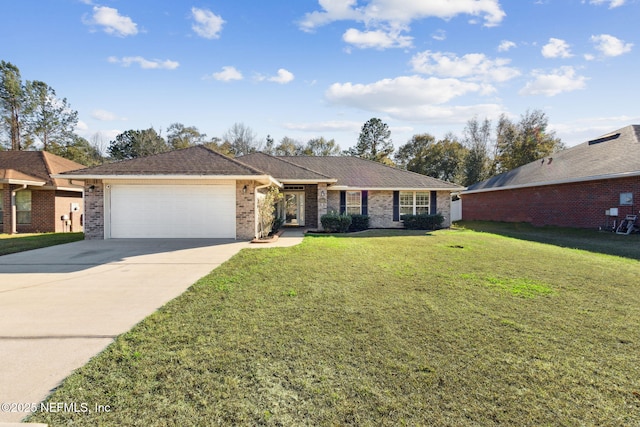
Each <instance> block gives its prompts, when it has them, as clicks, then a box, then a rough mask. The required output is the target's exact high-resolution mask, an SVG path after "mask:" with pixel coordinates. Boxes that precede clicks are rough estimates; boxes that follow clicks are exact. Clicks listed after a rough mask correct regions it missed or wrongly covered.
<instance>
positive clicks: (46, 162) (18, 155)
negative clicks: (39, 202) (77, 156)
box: [0, 151, 84, 187]
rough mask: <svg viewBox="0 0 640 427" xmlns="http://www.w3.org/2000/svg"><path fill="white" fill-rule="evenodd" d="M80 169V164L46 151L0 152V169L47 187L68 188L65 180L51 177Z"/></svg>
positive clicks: (81, 166)
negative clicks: (29, 178)
mask: <svg viewBox="0 0 640 427" xmlns="http://www.w3.org/2000/svg"><path fill="white" fill-rule="evenodd" d="M82 168H84V166H83V165H81V164H80V163H76V162H73V161H71V160H68V159H65V158H63V157H60V156H56V155H55V154H51V153H48V152H46V151H0V169H5V170H8V169H13V170H14V171H17V172H20V173H22V174H25V175H28V176H31V177H34V178H37V179H38V180H40V181H44V182H45V183H46V184H45V185H47V186H64V187H70V185H69V184H68V182H67V181H66V180H57V179H53V178H51V175H55V174H58V173H62V172H67V171H72V170H78V169H82Z"/></svg>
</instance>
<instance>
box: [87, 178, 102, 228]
mask: <svg viewBox="0 0 640 427" xmlns="http://www.w3.org/2000/svg"><path fill="white" fill-rule="evenodd" d="M84 203H85V204H84V238H85V239H86V240H100V239H104V184H103V182H102V181H101V180H95V179H89V180H87V181H85V182H84Z"/></svg>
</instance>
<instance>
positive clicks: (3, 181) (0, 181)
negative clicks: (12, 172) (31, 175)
mask: <svg viewBox="0 0 640 427" xmlns="http://www.w3.org/2000/svg"><path fill="white" fill-rule="evenodd" d="M0 184H12V185H31V186H33V187H42V186H44V185H45V184H46V182H44V181H29V180H25V179H12V178H8V179H0Z"/></svg>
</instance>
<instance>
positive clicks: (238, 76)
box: [212, 66, 244, 82]
mask: <svg viewBox="0 0 640 427" xmlns="http://www.w3.org/2000/svg"><path fill="white" fill-rule="evenodd" d="M212 77H213V78H214V79H216V80H219V81H222V82H230V81H233V80H242V79H243V78H244V77H243V76H242V73H241V72H240V71H238V70H237V69H236V68H235V67H231V66H226V67H222V71H220V72H218V73H213V74H212Z"/></svg>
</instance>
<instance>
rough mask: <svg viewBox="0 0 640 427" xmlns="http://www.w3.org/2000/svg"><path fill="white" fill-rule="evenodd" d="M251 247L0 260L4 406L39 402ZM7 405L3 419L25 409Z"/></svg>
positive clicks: (119, 244)
mask: <svg viewBox="0 0 640 427" xmlns="http://www.w3.org/2000/svg"><path fill="white" fill-rule="evenodd" d="M299 240H301V239H299ZM299 240H298V241H299ZM282 243H283V245H284V243H286V240H285V241H283V242H282ZM247 247H250V244H249V243H246V242H236V241H233V240H220V239H210V240H209V239H171V240H169V239H167V240H164V239H145V240H142V239H117V240H100V241H86V240H85V241H81V242H75V243H69V244H66V245H60V246H54V247H50V248H44V249H38V250H33V251H28V252H22V253H18V254H12V255H6V256H2V257H0V362H1V363H0V404H2V403H16V404H25V403H39V402H40V401H41V400H43V399H44V398H45V397H46V396H47V395H48V394H49V393H50V391H51V390H52V389H54V388H55V387H56V386H58V385H59V383H60V382H61V381H62V380H63V379H64V378H65V377H67V376H68V375H69V374H70V373H71V372H72V371H73V370H75V369H77V368H79V367H81V366H82V365H84V364H85V363H87V361H88V360H89V359H90V358H91V357H93V356H94V355H96V354H97V353H99V352H100V351H102V350H103V349H104V348H105V347H106V346H108V345H109V344H110V343H111V342H112V341H113V339H114V338H115V337H116V336H117V335H119V334H121V333H124V332H126V331H128V330H129V329H131V327H132V326H134V325H135V324H136V323H138V322H140V321H141V320H142V319H144V318H145V317H146V316H148V315H149V314H151V313H153V312H154V311H155V310H156V309H158V308H159V307H161V306H162V305H164V304H165V303H166V302H168V301H169V300H171V299H173V298H175V297H176V296H178V295H180V294H181V293H183V292H184V291H185V290H186V289H187V288H188V287H189V286H190V285H191V284H193V283H194V282H195V281H196V280H198V279H199V278H200V277H202V276H204V275H206V274H207V273H208V272H210V271H211V270H213V269H214V268H216V267H217V266H218V265H220V264H221V263H223V262H225V261H226V260H227V259H229V258H230V257H231V256H233V255H235V254H236V253H237V252H238V251H239V250H240V249H242V248H247ZM0 409H1V410H0V423H2V422H15V421H19V420H21V419H22V418H24V416H26V415H27V414H26V413H21V412H7V407H6V405H3V406H2V408H0ZM14 409H15V407H14Z"/></svg>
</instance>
